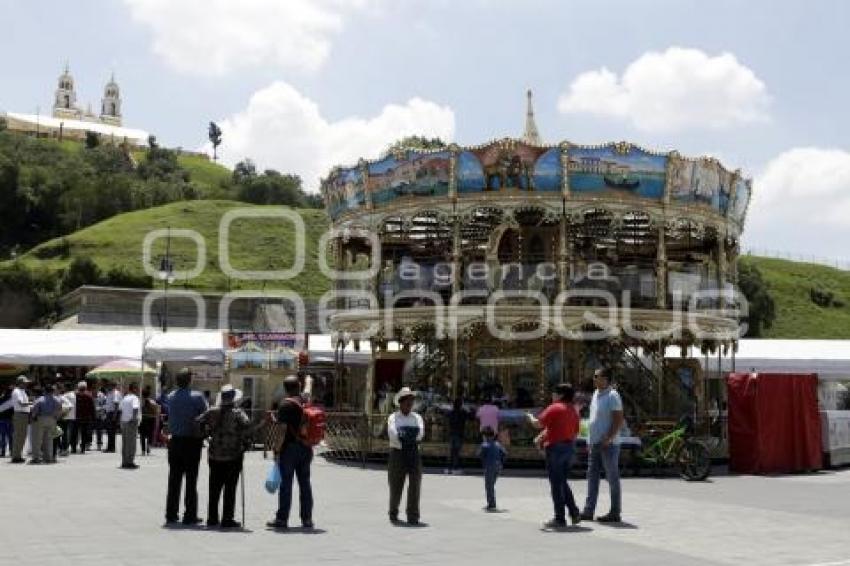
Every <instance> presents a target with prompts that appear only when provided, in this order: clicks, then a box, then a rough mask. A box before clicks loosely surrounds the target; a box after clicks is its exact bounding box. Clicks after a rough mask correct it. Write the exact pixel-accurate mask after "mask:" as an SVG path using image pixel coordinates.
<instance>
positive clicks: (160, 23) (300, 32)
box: [124, 0, 374, 76]
mask: <svg viewBox="0 0 850 566" xmlns="http://www.w3.org/2000/svg"><path fill="white" fill-rule="evenodd" d="M124 1H125V3H126V4H127V5H128V6H129V8H130V11H131V13H132V15H133V17H134V18H135V19H136V20H137V21H139V22H141V23H143V24H145V25H147V26H148V27H150V30H151V33H152V34H153V50H154V52H155V53H157V54H158V55H159V56H161V57H163V58H164V59H165V61H166V62H167V63H168V64H169V65H171V66H172V67H173V68H175V69H177V70H178V71H181V72H185V73H190V74H197V75H209V76H216V75H225V74H227V73H229V72H231V71H234V70H236V69H241V68H247V67H257V66H262V65H269V66H275V67H283V68H288V69H298V70H307V71H314V70H316V69H318V68H319V67H320V66H321V65H322V63H323V62H324V61H325V59H327V57H328V54H329V53H330V50H331V44H332V39H333V37H334V36H335V35H336V34H338V33H339V32H340V31H341V30H342V28H343V24H344V21H345V16H346V15H348V14H349V13H351V12H352V11H356V10H362V9H364V8H366V7H367V6H368V5H369V4H370V3H371V2H372V1H374V0H238V1H236V0H124Z"/></svg>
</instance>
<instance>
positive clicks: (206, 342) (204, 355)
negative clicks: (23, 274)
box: [0, 329, 224, 366]
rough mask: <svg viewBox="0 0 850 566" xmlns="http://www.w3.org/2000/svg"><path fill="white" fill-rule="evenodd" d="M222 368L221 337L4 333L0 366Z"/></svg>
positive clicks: (198, 334)
mask: <svg viewBox="0 0 850 566" xmlns="http://www.w3.org/2000/svg"><path fill="white" fill-rule="evenodd" d="M143 349H144V358H145V359H146V360H148V361H156V362H160V361H177V362H205V363H223V362H224V348H223V340H222V334H221V332H217V331H179V330H178V331H174V332H160V331H155V332H153V333H150V332H144V331H142V330H23V329H0V362H2V363H6V364H20V365H46V366H63V365H64V366H97V365H100V364H103V363H106V362H108V361H111V360H115V359H118V358H127V359H136V360H138V359H139V358H140V357H141V356H142V350H143Z"/></svg>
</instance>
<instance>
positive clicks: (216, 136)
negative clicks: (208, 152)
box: [209, 122, 221, 161]
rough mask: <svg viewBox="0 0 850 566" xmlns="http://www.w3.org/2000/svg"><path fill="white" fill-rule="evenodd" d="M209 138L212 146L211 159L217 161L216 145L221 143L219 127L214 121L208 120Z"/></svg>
mask: <svg viewBox="0 0 850 566" xmlns="http://www.w3.org/2000/svg"><path fill="white" fill-rule="evenodd" d="M209 139H210V143H211V144H212V146H213V161H217V160H218V146H220V145H221V128H219V127H218V124H216V123H215V122H210V130H209Z"/></svg>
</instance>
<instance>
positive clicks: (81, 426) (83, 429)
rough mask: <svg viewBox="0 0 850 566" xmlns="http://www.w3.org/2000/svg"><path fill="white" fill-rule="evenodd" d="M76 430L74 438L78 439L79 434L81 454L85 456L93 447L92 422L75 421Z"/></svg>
mask: <svg viewBox="0 0 850 566" xmlns="http://www.w3.org/2000/svg"><path fill="white" fill-rule="evenodd" d="M74 428H75V430H76V433H75V434H74V436H75V437H76V436H77V434H79V437H80V438H79V441H80V453H81V454H85V453H86V450H88V449H89V447H90V446H91V428H92V422H91V421H75V425H74ZM75 440H76V438H75Z"/></svg>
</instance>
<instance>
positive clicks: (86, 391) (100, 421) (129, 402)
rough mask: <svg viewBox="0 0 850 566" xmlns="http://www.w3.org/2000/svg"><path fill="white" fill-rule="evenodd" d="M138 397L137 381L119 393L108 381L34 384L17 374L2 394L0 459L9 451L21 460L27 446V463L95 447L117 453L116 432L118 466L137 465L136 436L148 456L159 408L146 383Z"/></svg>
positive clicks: (49, 460) (53, 460) (49, 461)
mask: <svg viewBox="0 0 850 566" xmlns="http://www.w3.org/2000/svg"><path fill="white" fill-rule="evenodd" d="M141 395H142V397H141V399H140V398H139V391H138V387H137V385H136V384H135V383H133V384H131V385H130V386H129V387H128V388H127V391H126V392H122V391H121V388H120V387H119V386H118V384H117V383H112V382H109V381H101V382H94V381H91V382H89V381H80V382H78V383H76V384H69V383H66V382H64V381H62V378H61V376H59V375H57V376H56V378H55V379H53V380H50V381H43V382H41V383H35V382H33V381H31V380H30V379H28V378H27V377H26V376H25V375H20V376H18V378H17V379H16V380H15V384H14V385H13V386H9V387H8V388H7V389H6V390H5V391H4V392H3V393H2V395H0V457H2V458H5V457H6V454H7V451H8V452H9V455H10V457H11V459H10V462H11V463H13V464H23V463H25V462H26V459H25V456H26V454H25V453H24V449H25V447H26V445H27V444H29V455H30V456H31V459H30V463H31V464H55V463H56V462H58V461H59V458H60V457H63V458H65V457H68V456H70V455H73V454H80V455H83V454H85V453H86V452H89V451H91V450H95V449H96V450H98V451H102V452H115V451H116V445H117V444H116V441H115V437H116V435H117V434H118V433H119V432H120V434H121V435H122V456H121V466H122V467H124V468H136V467H138V465H137V464H136V463H135V456H136V450H135V446H136V438H137V437H139V436H140V437H141V442H142V453H143V454H150V447H151V445H153V444H155V443H157V442H158V440H156V438H157V437H156V435H157V433H158V431H159V423H160V415H161V412H162V410H161V407H160V404H159V403H157V402H156V401H155V400H154V399H153V398H152V395H151V389H150V387H146V388H145V389H144V390H143V391H142V394H141ZM139 423H141V424H139ZM131 440H132V441H131ZM27 441H29V442H27Z"/></svg>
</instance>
